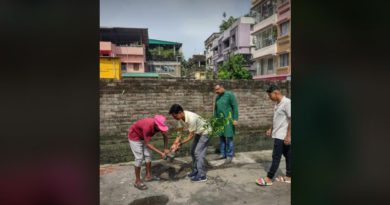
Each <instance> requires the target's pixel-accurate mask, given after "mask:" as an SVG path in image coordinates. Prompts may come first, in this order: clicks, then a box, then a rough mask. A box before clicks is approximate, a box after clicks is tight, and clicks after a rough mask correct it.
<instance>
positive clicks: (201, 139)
mask: <svg viewBox="0 0 390 205" xmlns="http://www.w3.org/2000/svg"><path fill="white" fill-rule="evenodd" d="M169 114H170V115H172V117H173V118H174V119H175V120H178V121H179V122H178V128H179V129H186V130H188V131H189V135H188V137H187V138H186V139H184V140H181V141H179V142H178V143H177V144H173V145H172V149H171V150H173V151H175V150H176V149H178V148H179V147H180V146H181V145H182V144H185V143H187V142H189V141H190V140H191V139H192V138H194V140H193V142H192V146H191V156H192V172H191V173H190V174H188V177H190V178H191V181H192V182H203V181H207V177H206V170H205V157H206V151H207V144H208V141H209V137H208V133H209V132H210V129H206V128H205V124H206V121H205V120H204V119H203V118H202V117H200V116H199V115H198V114H196V113H193V112H190V111H187V110H183V108H182V107H181V106H180V105H179V104H174V105H172V106H171V109H170V110H169Z"/></svg>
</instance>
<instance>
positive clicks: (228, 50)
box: [205, 17, 255, 73]
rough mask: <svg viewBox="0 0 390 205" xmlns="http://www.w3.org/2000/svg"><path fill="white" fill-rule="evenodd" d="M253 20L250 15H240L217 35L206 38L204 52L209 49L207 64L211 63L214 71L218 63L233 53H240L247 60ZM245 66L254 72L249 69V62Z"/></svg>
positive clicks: (249, 56)
mask: <svg viewBox="0 0 390 205" xmlns="http://www.w3.org/2000/svg"><path fill="white" fill-rule="evenodd" d="M254 21H255V20H254V18H252V17H240V18H239V19H237V21H236V22H234V23H233V24H232V25H231V26H230V27H229V28H228V29H226V30H225V31H224V32H222V33H220V34H219V36H216V35H215V36H214V37H213V38H211V37H212V36H213V35H211V36H210V37H209V38H208V39H207V40H206V42H205V45H206V53H207V50H209V49H211V50H210V51H208V52H209V53H210V54H209V58H211V59H212V60H211V61H212V62H210V63H209V65H211V63H212V64H213V67H214V69H213V70H214V71H215V72H217V70H218V66H219V65H222V64H223V62H224V61H226V60H228V59H229V57H230V56H231V55H234V54H242V55H243V56H244V58H245V59H247V61H248V62H249V60H250V59H251V56H252V53H251V42H250V29H251V25H252V24H253V23H254ZM206 55H207V54H206ZM206 58H207V57H206ZM245 67H246V68H247V69H248V70H249V71H250V72H252V73H253V72H254V70H251V66H250V64H249V63H248V65H246V66H245Z"/></svg>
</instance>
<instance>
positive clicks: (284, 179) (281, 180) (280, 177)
mask: <svg viewBox="0 0 390 205" xmlns="http://www.w3.org/2000/svg"><path fill="white" fill-rule="evenodd" d="M276 181H278V182H284V183H288V184H290V183H291V179H290V180H286V178H284V176H279V177H277V178H276Z"/></svg>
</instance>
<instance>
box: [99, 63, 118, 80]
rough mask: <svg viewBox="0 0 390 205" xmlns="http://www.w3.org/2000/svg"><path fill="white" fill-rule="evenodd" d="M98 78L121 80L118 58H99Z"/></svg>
mask: <svg viewBox="0 0 390 205" xmlns="http://www.w3.org/2000/svg"><path fill="white" fill-rule="evenodd" d="M100 78H110V79H114V78H115V79H118V80H119V79H121V61H120V59H119V58H102V57H101V58H100Z"/></svg>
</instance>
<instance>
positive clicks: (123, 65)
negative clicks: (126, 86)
mask: <svg viewBox="0 0 390 205" xmlns="http://www.w3.org/2000/svg"><path fill="white" fill-rule="evenodd" d="M121 70H122V71H126V63H121Z"/></svg>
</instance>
